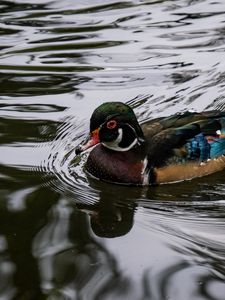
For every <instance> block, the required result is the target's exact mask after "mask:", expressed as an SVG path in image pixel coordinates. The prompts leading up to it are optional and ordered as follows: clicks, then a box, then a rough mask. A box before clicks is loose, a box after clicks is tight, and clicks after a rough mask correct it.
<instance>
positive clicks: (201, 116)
mask: <svg viewBox="0 0 225 300" xmlns="http://www.w3.org/2000/svg"><path fill="white" fill-rule="evenodd" d="M93 146H95V147H93ZM90 147H93V149H92V150H91V152H90V154H89V156H88V159H87V162H86V166H85V168H86V170H87V172H88V173H89V174H91V175H92V176H94V177H96V178H98V179H100V180H104V181H108V182H112V183H118V184H130V185H157V184H163V183H171V182H178V181H183V180H190V179H192V178H195V177H201V176H204V175H208V174H211V173H214V172H217V171H221V170H223V169H224V168H225V112H222V111H205V112H202V113H196V112H185V113H181V114H176V115H173V116H169V117H162V118H157V119H153V120H150V121H148V122H146V123H144V124H141V125H140V124H139V123H138V121H137V118H136V116H135V114H134V112H133V110H132V108H131V107H130V106H128V105H126V104H124V103H121V102H106V103H103V104H102V105H100V106H99V107H98V108H97V109H95V111H94V112H93V114H92V116H91V120H90V135H89V137H88V139H87V140H86V141H85V142H84V143H83V144H82V145H80V146H78V147H77V149H76V154H79V153H81V152H82V151H84V150H86V149H88V148H90Z"/></svg>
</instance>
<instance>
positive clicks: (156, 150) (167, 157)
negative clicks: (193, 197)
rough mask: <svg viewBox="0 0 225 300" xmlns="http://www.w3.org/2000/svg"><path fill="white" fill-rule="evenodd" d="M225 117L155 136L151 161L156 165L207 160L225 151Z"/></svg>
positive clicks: (199, 121) (173, 129)
mask: <svg viewBox="0 0 225 300" xmlns="http://www.w3.org/2000/svg"><path fill="white" fill-rule="evenodd" d="M223 123H224V119H223V118H220V119H213V118H209V119H205V120H196V122H194V123H190V124H187V125H184V126H181V127H177V128H167V129H164V130H162V131H161V132H159V133H156V134H155V135H153V136H152V137H151V139H150V142H149V146H148V148H149V152H148V153H149V156H148V159H149V162H150V164H153V165H154V166H156V167H158V166H163V165H165V164H167V163H172V160H173V162H174V163H176V162H185V161H187V160H199V161H200V162H201V161H205V160H207V159H210V158H214V157H217V156H219V155H222V154H224V153H225V136H224V135H223V134H222V132H221V130H223Z"/></svg>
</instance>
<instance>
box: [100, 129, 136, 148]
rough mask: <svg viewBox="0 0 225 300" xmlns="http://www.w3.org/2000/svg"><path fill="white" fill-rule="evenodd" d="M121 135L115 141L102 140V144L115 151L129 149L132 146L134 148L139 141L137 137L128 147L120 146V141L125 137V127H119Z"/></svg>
mask: <svg viewBox="0 0 225 300" xmlns="http://www.w3.org/2000/svg"><path fill="white" fill-rule="evenodd" d="M118 132H119V135H118V137H117V138H116V139H115V141H112V142H104V143H103V142H102V145H103V146H104V147H106V148H108V149H111V150H114V151H120V152H123V151H128V150H130V149H131V148H133V147H134V146H135V145H136V144H137V143H138V139H137V138H136V139H135V140H134V141H133V142H132V143H131V144H130V145H129V146H128V147H126V148H122V147H120V146H119V143H120V142H121V141H122V139H123V129H122V128H119V129H118Z"/></svg>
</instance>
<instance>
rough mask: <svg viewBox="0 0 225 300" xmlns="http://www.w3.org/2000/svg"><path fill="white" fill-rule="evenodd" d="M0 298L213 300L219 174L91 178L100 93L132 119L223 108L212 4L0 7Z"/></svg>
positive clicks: (16, 3)
mask: <svg viewBox="0 0 225 300" xmlns="http://www.w3.org/2000/svg"><path fill="white" fill-rule="evenodd" d="M0 41H1V42H0V94H1V97H0V299H1V300H7V299H15V300H32V299H37V300H39V299H49V300H64V299H68V300H73V299H75V300H92V299H96V300H97V299H98V300H103V299H104V300H105V299H112V300H115V299H127V300H147V299H151V300H166V299H167V300H169V299H171V300H172V299H173V300H203V299H204V300H205V299H208V300H224V299H225V173H224V172H221V173H217V174H215V175H212V176H209V177H205V178H201V179H197V180H193V181H190V182H185V183H179V184H175V185H164V186H161V187H155V188H137V187H122V186H116V185H111V184H106V183H102V182H96V181H94V180H91V179H90V178H88V177H87V176H86V174H85V173H84V172H83V164H84V162H85V159H86V155H83V156H81V157H77V158H75V155H74V151H73V149H74V148H75V147H76V146H77V145H78V144H79V143H80V142H81V141H82V140H83V138H84V136H85V134H86V133H87V131H88V126H89V118H90V115H91V113H92V111H93V109H94V108H96V107H97V106H98V105H99V104H100V103H103V102H104V101H123V102H128V103H130V104H131V105H132V106H133V107H134V109H135V112H136V114H137V115H138V118H139V120H140V121H143V120H147V119H151V118H153V117H158V116H165V115H170V114H173V113H176V112H181V111H184V110H187V109H189V110H190V109H193V110H197V111H201V110H206V109H224V108H225V99H224V97H225V96H224V95H225V1H223V0H179V1H172V0H171V1H166V0H165V1H163V0H161V1H160V0H158V1H157V0H129V1H124V0H122V1H113V0H104V1H100V0H77V1H74V0H61V1H58V0H57V1H49V0H39V1H34V0H11V1H9V0H3V1H1V2H0Z"/></svg>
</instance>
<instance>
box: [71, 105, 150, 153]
mask: <svg viewBox="0 0 225 300" xmlns="http://www.w3.org/2000/svg"><path fill="white" fill-rule="evenodd" d="M144 142H145V138H144V135H143V132H142V129H141V127H140V125H139V123H138V121H137V118H136V116H135V114H134V112H133V109H132V108H131V107H130V106H129V105H127V104H124V103H122V102H106V103H103V104H102V105H100V106H99V107H97V108H96V109H95V111H94V112H93V114H92V116H91V119H90V134H89V137H88V140H87V141H85V142H84V144H82V145H80V146H79V147H78V148H77V149H76V154H79V153H81V152H82V151H84V150H86V149H88V148H90V147H93V146H95V145H97V144H98V143H101V144H102V146H104V147H105V148H108V149H110V150H113V151H119V152H121V151H122V152H124V151H129V150H131V149H132V148H134V147H138V146H140V145H142V144H143V143H144Z"/></svg>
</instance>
